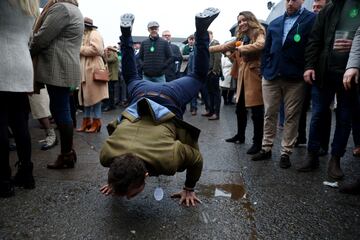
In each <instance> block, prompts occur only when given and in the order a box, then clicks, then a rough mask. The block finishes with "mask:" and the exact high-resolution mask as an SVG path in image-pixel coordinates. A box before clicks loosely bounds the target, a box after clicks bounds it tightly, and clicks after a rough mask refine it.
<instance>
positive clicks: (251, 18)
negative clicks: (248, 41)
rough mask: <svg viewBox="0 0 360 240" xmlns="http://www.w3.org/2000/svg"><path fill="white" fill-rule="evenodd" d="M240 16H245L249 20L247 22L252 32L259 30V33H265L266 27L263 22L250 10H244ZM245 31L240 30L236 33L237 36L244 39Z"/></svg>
mask: <svg viewBox="0 0 360 240" xmlns="http://www.w3.org/2000/svg"><path fill="white" fill-rule="evenodd" d="M239 16H244V17H245V18H246V20H247V23H248V25H249V30H250V31H251V32H257V33H263V34H265V29H264V27H263V26H262V25H261V23H260V22H259V20H257V18H256V17H255V15H254V14H253V13H252V12H250V11H243V12H240V13H239V15H238V17H239ZM243 35H244V33H241V32H240V31H239V30H238V32H237V34H236V38H237V39H242V38H243Z"/></svg>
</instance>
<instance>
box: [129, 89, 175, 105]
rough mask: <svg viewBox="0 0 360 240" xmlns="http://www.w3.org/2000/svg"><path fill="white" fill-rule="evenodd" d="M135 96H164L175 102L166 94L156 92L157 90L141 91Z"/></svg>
mask: <svg viewBox="0 0 360 240" xmlns="http://www.w3.org/2000/svg"><path fill="white" fill-rule="evenodd" d="M136 96H137V97H147V96H150V97H161V98H164V99H166V100H169V101H170V102H171V103H173V104H175V105H176V103H175V101H174V100H173V99H172V98H171V97H169V96H168V95H165V94H162V93H158V92H146V93H145V92H142V93H139V94H138V95H136Z"/></svg>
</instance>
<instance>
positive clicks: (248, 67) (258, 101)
mask: <svg viewBox="0 0 360 240" xmlns="http://www.w3.org/2000/svg"><path fill="white" fill-rule="evenodd" d="M236 41H237V40H234V41H231V42H227V43H224V44H222V45H217V46H213V47H210V48H209V51H210V52H226V51H235V57H234V60H235V61H236V62H235V63H234V64H233V67H235V68H238V69H235V70H236V71H237V88H236V102H237V101H238V100H239V96H240V93H241V88H242V87H244V94H245V106H246V107H254V106H260V105H263V104H264V102H263V97H262V87H261V73H260V61H261V51H262V49H263V48H264V46H265V35H264V34H263V33H255V34H253V36H252V38H251V41H250V43H249V44H247V45H241V46H240V47H239V49H238V50H236V46H235V44H236Z"/></svg>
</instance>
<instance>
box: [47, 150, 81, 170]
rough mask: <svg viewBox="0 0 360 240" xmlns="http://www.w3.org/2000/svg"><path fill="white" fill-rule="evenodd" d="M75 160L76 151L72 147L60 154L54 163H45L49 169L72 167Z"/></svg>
mask: <svg viewBox="0 0 360 240" xmlns="http://www.w3.org/2000/svg"><path fill="white" fill-rule="evenodd" d="M76 160H77V157H76V152H75V150H74V149H73V150H71V152H69V153H62V154H60V155H59V156H58V158H57V159H56V161H55V162H54V163H52V164H48V165H47V168H49V169H65V168H74V165H75V163H76Z"/></svg>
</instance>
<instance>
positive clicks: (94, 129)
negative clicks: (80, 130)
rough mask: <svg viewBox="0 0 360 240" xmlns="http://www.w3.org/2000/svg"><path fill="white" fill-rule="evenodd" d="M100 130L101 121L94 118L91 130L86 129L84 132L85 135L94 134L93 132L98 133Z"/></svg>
mask: <svg viewBox="0 0 360 240" xmlns="http://www.w3.org/2000/svg"><path fill="white" fill-rule="evenodd" d="M100 130H101V121H100V119H99V118H94V119H93V122H92V125H91V128H90V129H86V130H85V132H87V133H94V132H100Z"/></svg>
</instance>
